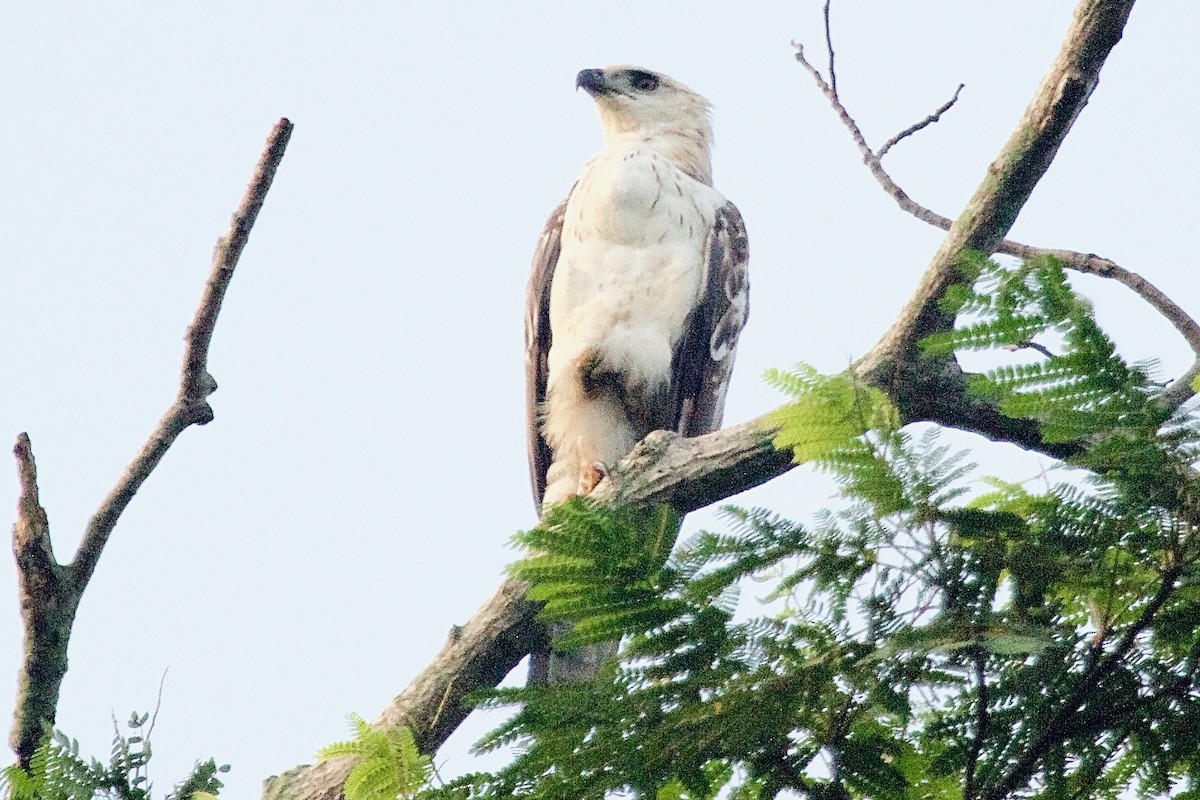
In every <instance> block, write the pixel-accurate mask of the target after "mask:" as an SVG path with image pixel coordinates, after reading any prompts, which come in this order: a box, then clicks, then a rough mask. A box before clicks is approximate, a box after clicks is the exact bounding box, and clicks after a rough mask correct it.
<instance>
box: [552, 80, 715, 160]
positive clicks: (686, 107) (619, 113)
mask: <svg viewBox="0 0 1200 800" xmlns="http://www.w3.org/2000/svg"><path fill="white" fill-rule="evenodd" d="M575 86H576V87H578V88H580V89H583V90H584V91H586V92H587V93H588V94H590V95H591V96H592V97H594V98H595V99H596V107H597V108H598V109H599V111H600V122H601V123H602V124H603V125H604V136H605V138H606V139H607V140H609V141H610V142H612V141H613V140H614V139H617V138H622V137H625V136H629V135H642V136H646V137H650V136H661V135H668V136H683V137H686V138H688V139H690V140H692V141H694V142H695V143H696V144H698V145H700V146H702V147H703V149H704V150H705V151H706V152H705V155H707V150H708V148H709V147H710V145H711V142H712V126H711V125H710V123H709V117H708V112H709V105H708V101H707V100H705V99H704V98H703V97H701V96H700V95H698V94H696V93H695V92H693V91H692V90H691V89H689V88H688V87H686V86H684V85H683V84H682V83H679V82H678V81H676V80H672V79H671V78H669V77H667V76H666V75H663V74H662V73H661V72H652V71H650V70H648V69H642V68H641V67H633V66H629V65H619V66H613V67H605V68H603V69H585V70H581V71H580V72H579V75H577V76H576V78H575Z"/></svg>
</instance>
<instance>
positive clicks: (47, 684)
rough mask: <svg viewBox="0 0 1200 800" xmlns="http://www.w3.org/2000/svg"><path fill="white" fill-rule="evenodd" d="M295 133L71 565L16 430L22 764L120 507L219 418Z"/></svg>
mask: <svg viewBox="0 0 1200 800" xmlns="http://www.w3.org/2000/svg"><path fill="white" fill-rule="evenodd" d="M291 133H292V123H291V122H289V121H288V120H286V119H281V120H280V121H279V123H278V124H277V125H276V126H275V128H274V129H273V130H272V131H271V134H270V136H269V137H268V138H267V144H266V148H265V149H264V151H263V153H262V156H261V157H260V158H259V161H258V165H257V167H256V168H255V170H254V175H253V177H252V178H251V181H250V185H249V188H248V189H247V190H246V195H245V197H243V198H242V202H241V204H240V205H239V206H238V209H237V211H236V212H234V215H233V220H232V222H231V223H230V227H229V231H228V232H227V233H226V234H225V235H224V236H222V237H221V238H220V239H219V240H218V241H217V247H216V251H215V252H214V254H213V263H212V268H211V270H210V272H209V276H208V282H207V284H206V286H205V289H204V294H203V297H202V299H201V301H200V307H199V309H198V310H197V312H196V316H195V319H194V320H193V321H192V324H191V326H189V328H188V332H187V336H186V337H185V347H184V359H183V370H182V373H181V375H180V385H179V394H178V395H177V397H176V398H175V402H174V403H173V404H172V405H171V407H170V408H169V409H167V413H166V414H164V415H163V417H162V419H161V420H159V422H158V426H157V427H156V428H155V429H154V432H153V433H151V434H150V438H149V439H147V440H146V443H145V444H143V445H142V448H141V450H139V451H138V454H137V456H135V457H134V459H133V461H132V462H131V463H130V464H129V466H128V467H126V469H125V472H124V474H122V475H121V478H120V480H118V481H117V484H116V486H114V487H113V489H112V491H110V492H109V493H108V496H107V497H105V498H104V500H103V502H101V504H100V508H99V509H98V510H97V511H96V513H95V515H93V517H92V518H91V520H90V521H89V522H88V526H87V529H86V531H85V532H84V536H83V540H82V541H81V542H80V544H79V548H78V550H76V553H75V558H74V560H73V561H72V562H71V563H70V564H69V565H67V566H63V565H61V564H59V563H58V562H57V561H55V559H54V553H53V549H52V546H51V540H50V527H49V523H48V520H47V518H46V512H45V511H44V510H43V509H42V507H41V505H40V504H39V502H38V490H37V469H36V467H35V465H34V460H33V452H32V448H31V446H30V442H29V437H28V436H27V435H26V434H24V433H22V434H20V435H19V436H18V437H17V443H16V446H15V447H14V449H13V453H14V455H15V456H16V459H17V474H18V476H19V478H20V485H21V496H20V499H19V502H18V507H17V520H16V522H15V523H14V525H13V552H14V554H15V555H16V560H17V571H18V581H19V586H20V596H21V617H22V621H23V623H24V644H25V654H24V658H23V659H22V664H21V671H20V674H19V676H18V679H17V686H18V689H17V708H16V712H15V713H14V715H13V728H12V734H11V736H10V740H9V741H10V743H11V745H12V747H13V749H14V750H15V751H16V754H17V759H18V761H19V763H20V764H21V765H22V766H23V767H28V766H29V759H30V758H31V757H32V756H33V752H34V750H35V749H36V748H37V745H38V743H39V742H40V740H41V738H42V735H43V732H44V730H45V728H46V726H48V725H53V724H54V719H55V713H56V709H57V706H58V696H59V690H60V688H61V686H62V680H63V676H64V675H65V674H66V671H67V644H68V640H69V639H70V635H71V626H72V624H73V622H74V619H75V612H76V610H77V609H78V607H79V601H80V598H81V597H82V596H83V592H84V590H85V589H86V588H87V584H88V581H89V580H90V579H91V577H92V573H93V571H94V570H95V568H96V563H97V562H98V561H99V559H100V554H101V552H103V550H104V545H105V543H107V541H108V537H109V535H110V534H111V533H112V531H113V528H114V526H115V525H116V524H117V520H118V519H119V518H120V516H121V512H123V511H124V510H125V507H126V506H128V505H129V502H130V501H131V500H132V499H133V496H134V494H136V493H137V490H138V489H139V488H140V487H141V485H142V484H143V483H144V482H145V481H146V479H147V478H148V477H150V473H151V472H153V471H154V468H155V467H156V466H157V465H158V463H159V462H160V461H161V460H162V458H163V456H164V455H166V452H167V450H168V448H170V446H171V444H172V443H173V442H174V441H175V439H176V438H177V437H178V436H179V434H180V433H182V432H183V431H184V430H185V429H186V428H188V427H189V426H191V425H204V424H206V423H208V422H211V421H212V419H213V411H212V407H211V406H209V404H208V396H209V395H210V394H212V393H213V392H214V391H216V388H217V383H216V381H215V380H213V378H212V376H211V375H209V374H208V368H207V362H208V348H209V344H210V342H211V341H212V334H213V329H214V327H215V325H216V322H217V315H218V314H219V313H220V310H221V301H222V300H223V299H224V297H225V291H226V289H227V288H228V287H229V281H230V280H231V279H232V277H233V270H234V268H235V267H236V266H237V262H238V259H239V257H240V256H241V254H242V250H243V249H244V248H245V246H246V241H247V239H248V237H249V236H250V230H251V228H253V227H254V221H255V220H256V219H257V218H258V212H259V210H261V208H262V205H263V201H264V200H265V199H266V195H267V190H268V189H270V188H271V181H272V180H273V179H274V177H275V172H276V170H277V169H278V168H279V163H280V161H281V160H282V159H283V154H284V151H285V150H286V148H287V143H288V138H289V137H290V136H291Z"/></svg>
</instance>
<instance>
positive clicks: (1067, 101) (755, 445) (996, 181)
mask: <svg viewBox="0 0 1200 800" xmlns="http://www.w3.org/2000/svg"><path fill="white" fill-rule="evenodd" d="M1132 5H1133V2H1132V0H1081V2H1080V3H1079V5H1078V7H1077V9H1076V12H1075V17H1074V20H1073V22H1072V24H1071V27H1070V29H1069V30H1068V32H1067V35H1066V38H1065V39H1064V41H1063V44H1062V47H1061V50H1060V53H1059V55H1058V57H1057V59H1056V60H1055V61H1054V63H1053V65H1052V66H1051V68H1050V71H1049V72H1048V74H1047V75H1046V78H1045V79H1044V80H1043V82H1042V85H1041V88H1040V89H1039V90H1038V92H1037V94H1036V95H1035V96H1034V98H1033V101H1032V102H1031V104H1030V106H1029V108H1028V109H1027V110H1026V112H1025V115H1024V116H1023V117H1022V119H1021V121H1020V123H1019V125H1018V127H1017V129H1016V132H1015V133H1014V134H1013V136H1012V138H1011V139H1010V141H1009V142H1008V143H1007V144H1006V145H1005V147H1004V149H1003V150H1002V152H1001V154H1000V157H999V158H998V159H997V160H996V161H995V162H994V163H993V164H992V166H991V167H990V168H989V169H988V172H987V174H986V175H985V178H984V181H983V182H982V184H981V185H980V187H979V189H978V190H977V191H976V193H975V196H973V197H972V198H971V201H970V203H969V204H968V206H967V208H966V209H965V211H964V213H963V215H962V216H961V217H960V219H959V221H958V222H956V223H954V224H953V225H952V226H951V227H950V232H949V235H948V236H947V237H946V240H945V242H944V243H943V245H942V246H941V248H940V249H939V250H938V252H937V254H936V255H935V256H934V258H933V261H932V263H931V264H930V265H929V267H928V268H927V270H926V273H925V275H924V276H923V277H922V279H921V281H920V283H919V285H918V287H917V290H916V292H915V294H914V295H913V297H912V298H911V299H910V300H909V302H908V304H907V305H906V306H905V308H904V310H903V312H902V313H901V315H900V317H899V318H898V319H897V320H896V322H895V323H894V324H893V326H892V327H891V329H890V330H889V331H888V332H887V333H886V334H885V335H884V337H883V338H882V339H881V340H880V342H879V343H878V344H877V345H876V346H875V347H874V348H873V349H872V351H871V352H870V353H869V354H868V355H867V356H866V357H864V358H863V359H862V360H861V361H860V362H859V363H858V364H857V365H856V366H855V368H856V369H857V370H858V371H859V372H860V374H862V375H864V377H866V378H867V379H868V380H869V381H870V382H871V383H872V384H873V385H875V386H877V387H879V388H881V389H882V390H883V391H885V392H887V393H888V394H889V395H890V396H891V397H892V398H893V399H894V400H895V401H896V402H897V405H899V406H900V407H901V410H902V412H903V413H904V418H905V419H906V420H907V421H909V422H913V421H918V420H934V421H944V422H946V423H947V424H951V425H955V426H956V427H960V428H962V427H966V428H968V429H972V430H981V432H983V429H988V430H989V431H990V432H989V433H988V434H987V435H990V436H992V438H995V439H999V440H1003V441H1015V442H1018V443H1020V444H1022V446H1026V447H1030V448H1033V449H1037V450H1040V451H1042V452H1047V453H1049V454H1051V455H1055V456H1058V457H1061V456H1062V455H1063V454H1064V449H1063V448H1065V447H1068V446H1062V448H1059V449H1055V448H1053V447H1050V446H1046V445H1044V444H1042V443H1041V438H1040V436H1038V435H1037V426H1036V425H1035V424H1034V423H1031V422H1027V421H1021V420H1008V419H1006V418H1003V417H1002V416H1001V415H1000V414H999V413H998V412H997V411H996V410H995V409H994V408H991V407H989V406H986V404H984V403H983V402H982V401H977V400H972V399H970V398H969V397H967V395H966V393H965V382H966V381H965V376H964V375H963V374H962V372H961V370H958V371H955V370H957V365H953V369H951V368H948V367H945V366H944V365H940V364H935V365H932V367H933V369H931V365H930V363H929V362H928V361H927V360H923V359H922V358H921V357H920V355H919V353H918V352H917V349H916V348H915V347H914V346H913V344H914V343H915V342H916V341H917V340H919V339H920V338H921V337H922V336H924V335H926V334H928V333H930V332H932V331H933V330H935V329H937V326H938V325H941V326H945V325H946V324H948V323H947V321H946V320H944V319H938V317H937V301H938V298H940V297H941V295H942V292H943V290H944V289H945V287H946V286H947V285H949V283H950V282H951V281H952V280H953V278H954V276H955V266H956V264H957V262H958V258H959V256H960V254H961V253H962V252H963V251H964V250H966V249H976V250H985V249H987V248H988V247H989V246H990V245H991V244H994V243H996V242H999V241H1001V240H1002V239H1003V238H1004V235H1005V234H1006V233H1007V232H1008V230H1009V228H1010V227H1011V225H1012V223H1013V221H1014V220H1015V218H1016V214H1017V212H1018V211H1019V210H1020V208H1021V206H1022V205H1023V204H1024V203H1025V201H1026V199H1027V198H1028V197H1029V194H1030V193H1031V192H1032V191H1033V188H1034V186H1035V185H1036V184H1037V182H1038V180H1039V179H1040V178H1041V176H1042V175H1043V174H1044V173H1045V171H1046V170H1047V169H1048V168H1049V165H1050V161H1051V160H1052V159H1053V157H1054V154H1055V153H1056V152H1057V150H1058V147H1059V145H1060V144H1061V143H1062V140H1063V138H1064V137H1065V136H1066V135H1067V133H1068V132H1069V130H1070V128H1071V125H1072V123H1073V122H1074V120H1075V118H1076V117H1077V116H1078V114H1079V112H1080V111H1082V109H1083V106H1084V104H1085V103H1086V102H1087V99H1088V96H1089V95H1090V94H1091V91H1092V89H1093V88H1094V87H1095V85H1096V81H1097V78H1098V75H1099V71H1100V67H1101V66H1102V65H1103V63H1104V60H1105V58H1106V57H1107V56H1108V53H1109V52H1110V51H1111V50H1112V48H1113V46H1114V45H1115V44H1116V43H1117V41H1118V40H1119V39H1120V38H1121V33H1122V30H1123V27H1124V24H1125V20H1126V18H1127V17H1128V15H1129V11H1130V8H1131V7H1132ZM831 91H832V89H831ZM843 113H844V110H843ZM939 370H940V371H939ZM930 389H932V390H933V391H935V393H938V394H937V396H935V397H934V398H928V397H927V396H925V395H926V394H927V391H926V390H930ZM923 414H924V416H922V415H923ZM773 435H774V431H773V430H772V428H771V427H770V426H769V425H768V424H767V423H766V421H765V418H762V417H760V418H759V419H756V420H751V421H749V422H746V423H743V424H741V425H736V426H733V427H730V428H726V429H724V430H721V431H717V432H715V433H711V434H708V435H706V436H701V437H697V438H695V439H684V438H680V437H677V436H672V435H670V434H664V433H662V432H658V433H653V434H651V435H650V436H649V437H647V439H646V440H645V441H643V442H642V443H640V444H639V445H638V446H637V447H636V448H635V449H634V451H633V453H631V454H630V456H629V457H628V458H627V459H625V460H624V461H622V462H621V463H620V464H618V465H617V466H616V467H615V468H614V469H613V470H612V471H611V473H610V474H609V476H608V478H606V479H605V481H603V482H602V483H601V484H600V485H599V486H598V487H597V489H596V491H595V493H594V496H595V497H596V499H599V500H603V501H608V502H634V503H639V502H670V503H674V504H676V505H677V508H678V509H679V510H680V511H683V512H686V511H690V510H692V509H694V508H697V507H699V506H701V505H706V504H708V503H712V502H716V501H719V500H721V499H724V498H727V497H730V496H732V495H734V494H737V493H739V492H742V491H745V490H746V489H749V488H751V487H753V486H757V485H759V484H761V483H764V482H766V481H768V480H770V479H772V478H774V477H776V476H778V475H781V474H783V473H784V472H786V471H787V470H788V469H790V468H791V466H792V464H791V461H790V460H789V459H788V458H787V457H786V456H784V455H781V454H779V453H778V452H776V451H775V450H774V449H773V448H772V446H771V440H772V438H773ZM512 584H513V582H512V581H509V582H507V583H505V584H504V586H502V587H501V589H500V591H499V592H498V593H497V594H496V596H494V597H493V598H492V599H491V600H490V601H489V602H488V603H487V604H485V605H484V607H483V608H481V609H480V610H479V612H477V613H476V615H475V617H474V618H472V620H471V621H470V622H468V623H467V625H465V626H464V627H463V628H462V629H461V632H460V635H459V636H457V637H455V638H453V639H452V640H451V641H450V642H448V643H447V644H446V646H445V648H443V650H442V653H440V654H439V655H438V657H437V660H436V661H434V662H433V663H432V664H431V665H430V667H428V668H426V670H425V671H424V672H422V673H421V675H420V676H419V677H418V678H417V679H416V680H414V681H413V683H411V684H410V685H409V687H408V689H406V690H405V691H404V693H402V694H401V695H400V696H399V697H398V698H397V699H396V700H395V701H393V703H392V704H391V705H390V706H389V707H388V710H386V711H385V712H384V713H383V714H382V715H381V716H380V718H379V720H378V721H377V722H376V724H377V725H381V726H386V725H391V724H396V723H398V722H400V721H404V722H406V723H407V724H408V725H410V726H411V727H412V728H413V730H414V734H415V735H416V738H417V740H418V741H420V742H422V743H423V748H425V751H426V752H432V751H434V750H436V748H437V746H438V745H440V744H441V742H442V741H444V739H445V736H446V735H448V734H449V732H450V729H451V725H450V724H449V722H450V721H451V720H455V719H461V717H462V716H465V712H466V711H467V710H468V709H465V708H462V702H463V699H464V698H465V697H466V696H467V695H468V694H469V693H471V692H473V691H477V690H479V689H482V688H487V687H490V686H493V685H495V684H494V683H493V682H492V676H495V675H499V674H503V671H504V668H505V666H506V665H510V664H515V663H516V662H515V661H514V660H513V658H514V655H515V653H517V652H520V651H522V650H524V648H525V646H526V643H528V642H529V641H531V640H530V639H529V638H528V636H525V637H524V638H523V637H522V632H527V631H528V630H529V628H528V626H529V625H530V624H531V623H530V621H529V620H530V619H531V616H528V614H531V613H532V611H533V607H532V606H531V605H530V604H529V602H528V601H527V600H526V599H525V598H524V596H523V594H522V593H521V592H520V591H519V588H520V587H519V584H516V585H515V586H514V585H512ZM510 589H511V590H515V591H510ZM498 606H499V607H498ZM505 608H506V610H503V611H502V609H505ZM514 609H515V611H514ZM486 620H496V621H497V622H498V624H495V625H488V624H484V622H485V621H486ZM523 626H525V627H523ZM502 641H503V643H501V642H502ZM514 641H515V642H520V643H521V644H520V646H518V647H517V648H516V650H515V651H514V650H513V642H514ZM468 654H474V656H473V658H475V659H476V662H475V663H490V664H492V665H493V667H494V668H493V669H490V670H487V671H486V672H484V671H481V672H477V673H474V674H471V675H468V674H466V673H465V672H464V673H460V674H445V673H444V672H443V673H438V670H444V669H447V668H452V667H449V665H452V664H454V663H456V662H457V661H458V660H459V659H464V658H467V655H468ZM521 655H524V653H521ZM439 665H446V666H439ZM485 675H486V677H487V680H486V682H479V681H480V679H481V678H482V677H484V676H485ZM431 678H433V679H432V680H431ZM473 682H474V683H473ZM443 698H446V702H445V707H444V708H445V710H444V711H443V712H442V714H441V715H440V716H439V724H438V730H436V731H435V730H433V726H432V725H431V723H432V718H430V717H428V716H420V715H418V714H416V713H414V710H415V709H429V708H433V707H436V706H437V705H438V704H440V703H441V702H442V701H443ZM348 771H349V765H348V764H345V763H342V762H337V761H327V762H324V763H322V764H318V765H316V766H308V765H303V766H300V767H297V768H295V769H292V770H289V771H288V772H287V773H285V774H284V775H281V776H279V777H277V778H273V779H269V780H268V781H267V782H266V785H265V787H264V795H263V796H264V798H270V799H271V800H282V799H283V798H289V800H318V799H319V800H338V798H340V797H341V785H342V783H343V782H344V780H345V775H346V774H348Z"/></svg>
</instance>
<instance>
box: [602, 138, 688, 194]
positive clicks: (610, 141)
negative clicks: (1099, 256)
mask: <svg viewBox="0 0 1200 800" xmlns="http://www.w3.org/2000/svg"><path fill="white" fill-rule="evenodd" d="M605 138H606V140H607V145H608V147H610V148H619V149H625V148H631V147H632V148H636V149H645V148H649V149H651V150H654V151H655V152H657V153H658V154H659V155H661V156H662V157H663V158H665V159H667V160H668V161H670V162H671V163H672V164H674V165H675V166H676V167H678V168H679V171H680V172H682V173H684V174H685V175H687V176H688V177H690V178H693V179H695V180H697V181H699V182H700V183H703V184H705V185H707V186H712V152H711V147H712V145H711V142H712V139H711V136H710V134H709V133H708V131H705V130H698V129H692V128H689V129H679V128H669V129H666V130H659V131H655V132H654V133H653V134H649V135H648V134H646V133H645V132H641V131H639V132H634V131H622V132H620V133H617V134H615V135H609V136H606V137H605Z"/></svg>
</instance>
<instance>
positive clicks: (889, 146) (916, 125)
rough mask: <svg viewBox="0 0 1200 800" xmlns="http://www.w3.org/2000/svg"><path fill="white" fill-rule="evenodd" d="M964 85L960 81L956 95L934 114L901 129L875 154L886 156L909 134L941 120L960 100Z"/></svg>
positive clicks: (879, 156)
mask: <svg viewBox="0 0 1200 800" xmlns="http://www.w3.org/2000/svg"><path fill="white" fill-rule="evenodd" d="M964 86H966V84H965V83H960V84H959V85H958V88H957V89H955V90H954V96H953V97H951V98H950V99H949V100H947V101H946V102H944V103H942V104H941V105H940V106H938V108H937V111H934V112H933V113H932V114H930V115H929V116H928V117H926V118H925V119H923V120H921V121H920V122H914V123H913V124H912V125H909V126H908V127H907V128H905V129H904V130H902V131H900V132H899V133H897V134H896V135H895V136H893V137H892V138H890V139H888V140H887V141H886V142H884V143H883V147H881V148H879V152H877V153H876V154H875V157H876V158H883V157H884V156H886V155H887V152H888V150H891V149H892V148H893V147H895V146H896V144H897V143H899V142H900V141H902V140H904V139H907V138H908V137H909V136H912V135H913V134H914V133H916V132H917V131H919V130H921V129H922V128H927V127H929V126H930V125H932V124H933V123H935V122H937V121H939V120H940V119H941V118H942V114H945V113H946V112H947V111H949V110H950V109H951V107H953V105H954V104H955V103H957V102H958V95H959V94H960V93H961V92H962V90H963V87H964Z"/></svg>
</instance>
